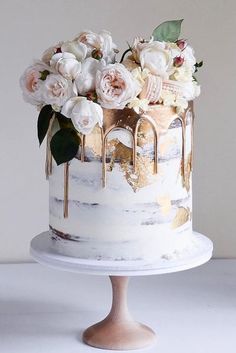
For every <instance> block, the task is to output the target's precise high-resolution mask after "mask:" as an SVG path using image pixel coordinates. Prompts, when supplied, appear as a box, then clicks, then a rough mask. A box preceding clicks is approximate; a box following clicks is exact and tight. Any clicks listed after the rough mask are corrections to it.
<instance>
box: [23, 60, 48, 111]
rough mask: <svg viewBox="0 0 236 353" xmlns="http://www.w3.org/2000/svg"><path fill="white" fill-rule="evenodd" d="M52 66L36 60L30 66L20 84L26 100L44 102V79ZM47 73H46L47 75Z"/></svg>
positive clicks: (37, 103)
mask: <svg viewBox="0 0 236 353" xmlns="http://www.w3.org/2000/svg"><path fill="white" fill-rule="evenodd" d="M50 71H51V68H50V67H49V66H48V65H46V64H45V63H43V62H40V61H39V62H36V63H35V64H34V65H32V66H29V67H28V68H27V69H26V70H25V71H24V73H23V75H22V76H21V78H20V86H21V89H22V92H23V98H24V100H25V101H26V102H28V103H31V104H33V105H40V104H42V103H43V98H42V90H41V88H42V85H43V80H42V79H45V77H43V76H46V75H47V74H49V73H50ZM45 74H46V75H45Z"/></svg>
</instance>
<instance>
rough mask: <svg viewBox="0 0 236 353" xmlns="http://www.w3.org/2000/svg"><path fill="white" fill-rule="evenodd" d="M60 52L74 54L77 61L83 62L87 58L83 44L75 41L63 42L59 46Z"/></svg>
mask: <svg viewBox="0 0 236 353" xmlns="http://www.w3.org/2000/svg"><path fill="white" fill-rule="evenodd" d="M61 51H62V52H63V53H64V52H67V53H71V54H74V56H75V57H76V59H77V60H78V61H83V60H84V59H85V58H86V56H87V47H86V45H85V44H83V43H79V42H77V41H75V40H72V41H67V42H64V43H63V44H62V46H61Z"/></svg>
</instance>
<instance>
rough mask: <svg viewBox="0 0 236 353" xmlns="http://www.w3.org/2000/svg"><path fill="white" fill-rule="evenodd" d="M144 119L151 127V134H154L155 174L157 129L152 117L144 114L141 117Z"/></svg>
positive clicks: (155, 170)
mask: <svg viewBox="0 0 236 353" xmlns="http://www.w3.org/2000/svg"><path fill="white" fill-rule="evenodd" d="M142 118H143V119H144V120H146V121H148V122H149V124H150V125H151V127H152V130H153V134H154V174H157V171H158V153H157V150H158V145H157V144H158V130H157V126H156V123H155V121H154V120H153V118H152V117H150V116H147V115H144V116H143V117H142Z"/></svg>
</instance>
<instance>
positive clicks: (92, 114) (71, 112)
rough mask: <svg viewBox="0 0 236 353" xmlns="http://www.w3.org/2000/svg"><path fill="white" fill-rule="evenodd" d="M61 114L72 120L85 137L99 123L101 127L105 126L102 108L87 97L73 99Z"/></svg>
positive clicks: (67, 103)
mask: <svg viewBox="0 0 236 353" xmlns="http://www.w3.org/2000/svg"><path fill="white" fill-rule="evenodd" d="M61 112H62V114H63V115H65V116H66V117H67V118H70V119H71V120H72V123H73V125H74V127H75V128H76V130H77V131H78V132H80V133H81V134H84V135H87V134H89V133H91V132H92V130H93V128H94V127H95V125H96V124H97V123H98V125H99V126H100V127H102V124H103V111H102V108H101V107H100V105H99V104H97V103H94V102H92V101H89V100H88V99H87V98H85V97H74V98H71V99H70V100H68V101H67V102H66V104H65V105H64V106H63V108H62V111H61Z"/></svg>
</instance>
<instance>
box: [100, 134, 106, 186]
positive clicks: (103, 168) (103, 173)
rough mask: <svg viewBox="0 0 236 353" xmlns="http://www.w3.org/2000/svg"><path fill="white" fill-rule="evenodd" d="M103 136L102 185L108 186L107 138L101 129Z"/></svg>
mask: <svg viewBox="0 0 236 353" xmlns="http://www.w3.org/2000/svg"><path fill="white" fill-rule="evenodd" d="M101 137H102V187H103V188H105V186H106V145H107V139H106V136H105V134H104V132H103V130H102V129H101Z"/></svg>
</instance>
